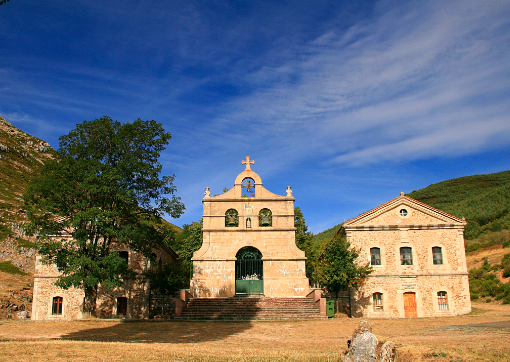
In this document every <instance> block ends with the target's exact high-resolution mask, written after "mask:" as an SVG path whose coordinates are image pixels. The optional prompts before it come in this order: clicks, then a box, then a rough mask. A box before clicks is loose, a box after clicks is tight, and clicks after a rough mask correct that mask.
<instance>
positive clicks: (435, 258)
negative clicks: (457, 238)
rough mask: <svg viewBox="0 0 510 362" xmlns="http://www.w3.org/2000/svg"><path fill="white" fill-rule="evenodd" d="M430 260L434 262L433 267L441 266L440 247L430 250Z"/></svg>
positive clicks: (441, 252)
mask: <svg viewBox="0 0 510 362" xmlns="http://www.w3.org/2000/svg"><path fill="white" fill-rule="evenodd" d="M432 260H433V262H434V265H442V264H443V251H442V250H441V247H439V246H434V247H433V248H432Z"/></svg>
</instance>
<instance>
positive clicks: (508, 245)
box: [503, 240, 510, 248]
mask: <svg viewBox="0 0 510 362" xmlns="http://www.w3.org/2000/svg"><path fill="white" fill-rule="evenodd" d="M503 247H504V248H510V240H509V241H505V242H504V243H503Z"/></svg>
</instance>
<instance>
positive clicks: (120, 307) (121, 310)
mask: <svg viewBox="0 0 510 362" xmlns="http://www.w3.org/2000/svg"><path fill="white" fill-rule="evenodd" d="M126 314H127V298H126V297H118V298H117V315H126Z"/></svg>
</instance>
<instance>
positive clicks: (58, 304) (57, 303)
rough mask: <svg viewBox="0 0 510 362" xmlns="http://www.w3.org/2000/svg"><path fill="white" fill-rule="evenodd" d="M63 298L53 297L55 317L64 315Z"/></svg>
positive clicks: (52, 307)
mask: <svg viewBox="0 0 510 362" xmlns="http://www.w3.org/2000/svg"><path fill="white" fill-rule="evenodd" d="M63 300H64V299H63V298H62V297H53V303H52V306H51V314H53V315H62V302H63Z"/></svg>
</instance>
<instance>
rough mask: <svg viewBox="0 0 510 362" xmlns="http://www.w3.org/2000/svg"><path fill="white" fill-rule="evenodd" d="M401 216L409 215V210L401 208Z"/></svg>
mask: <svg viewBox="0 0 510 362" xmlns="http://www.w3.org/2000/svg"><path fill="white" fill-rule="evenodd" d="M400 216H402V217H406V216H407V210H406V209H401V210H400Z"/></svg>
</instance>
